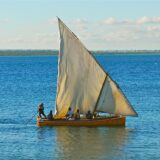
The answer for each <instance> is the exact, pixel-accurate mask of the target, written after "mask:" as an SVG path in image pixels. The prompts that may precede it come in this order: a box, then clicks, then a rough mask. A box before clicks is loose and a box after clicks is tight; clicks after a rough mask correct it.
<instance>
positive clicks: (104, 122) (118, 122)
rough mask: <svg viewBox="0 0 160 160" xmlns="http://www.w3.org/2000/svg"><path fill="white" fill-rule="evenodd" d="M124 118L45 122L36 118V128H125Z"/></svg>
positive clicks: (45, 120)
mask: <svg viewBox="0 0 160 160" xmlns="http://www.w3.org/2000/svg"><path fill="white" fill-rule="evenodd" d="M125 121H126V118H125V117H108V118H96V119H91V120H89V119H81V120H65V119H57V120H47V119H41V118H39V117H38V118H37V126H39V127H43V126H125Z"/></svg>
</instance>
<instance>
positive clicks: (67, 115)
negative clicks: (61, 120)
mask: <svg viewBox="0 0 160 160" xmlns="http://www.w3.org/2000/svg"><path fill="white" fill-rule="evenodd" d="M72 118H73V112H72V109H71V107H69V108H68V112H67V114H66V119H68V120H69V119H72Z"/></svg>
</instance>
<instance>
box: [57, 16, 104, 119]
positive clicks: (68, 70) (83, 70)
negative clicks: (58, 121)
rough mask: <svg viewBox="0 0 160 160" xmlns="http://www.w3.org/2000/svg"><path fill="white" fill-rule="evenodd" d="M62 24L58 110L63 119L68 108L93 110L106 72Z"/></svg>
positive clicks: (60, 24) (85, 111)
mask: <svg viewBox="0 0 160 160" xmlns="http://www.w3.org/2000/svg"><path fill="white" fill-rule="evenodd" d="M58 21H59V30H60V52H59V68H58V88H57V99H56V110H57V113H56V114H57V116H58V117H64V116H65V115H66V113H67V110H68V108H69V107H71V108H72V110H73V111H75V110H76V109H77V108H78V109H79V110H80V113H83V114H85V113H87V111H88V110H90V111H91V112H93V111H94V109H95V105H96V104H97V100H98V97H99V94H100V91H101V89H102V85H103V83H104V80H105V77H106V73H105V72H104V71H103V69H102V68H101V67H100V66H99V65H98V64H97V62H96V61H95V59H94V58H93V57H92V55H90V53H89V52H88V51H87V49H86V48H85V47H84V46H83V45H82V43H81V42H80V41H79V39H78V38H77V37H76V36H75V35H74V34H73V33H72V32H71V31H70V30H69V29H68V28H67V27H66V26H65V25H64V23H63V22H62V21H61V20H60V19H58Z"/></svg>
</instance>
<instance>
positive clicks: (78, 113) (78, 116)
mask: <svg viewBox="0 0 160 160" xmlns="http://www.w3.org/2000/svg"><path fill="white" fill-rule="evenodd" d="M74 118H75V119H76V120H78V119H80V112H79V109H77V112H76V114H75V117H74Z"/></svg>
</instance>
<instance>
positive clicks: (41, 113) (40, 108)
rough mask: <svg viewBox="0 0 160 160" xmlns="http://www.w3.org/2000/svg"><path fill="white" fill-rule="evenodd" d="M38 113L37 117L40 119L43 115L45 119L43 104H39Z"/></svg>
mask: <svg viewBox="0 0 160 160" xmlns="http://www.w3.org/2000/svg"><path fill="white" fill-rule="evenodd" d="M38 113H39V117H41V118H42V116H41V115H43V116H44V118H47V117H46V115H45V114H44V105H43V103H41V104H39V106H38Z"/></svg>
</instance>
